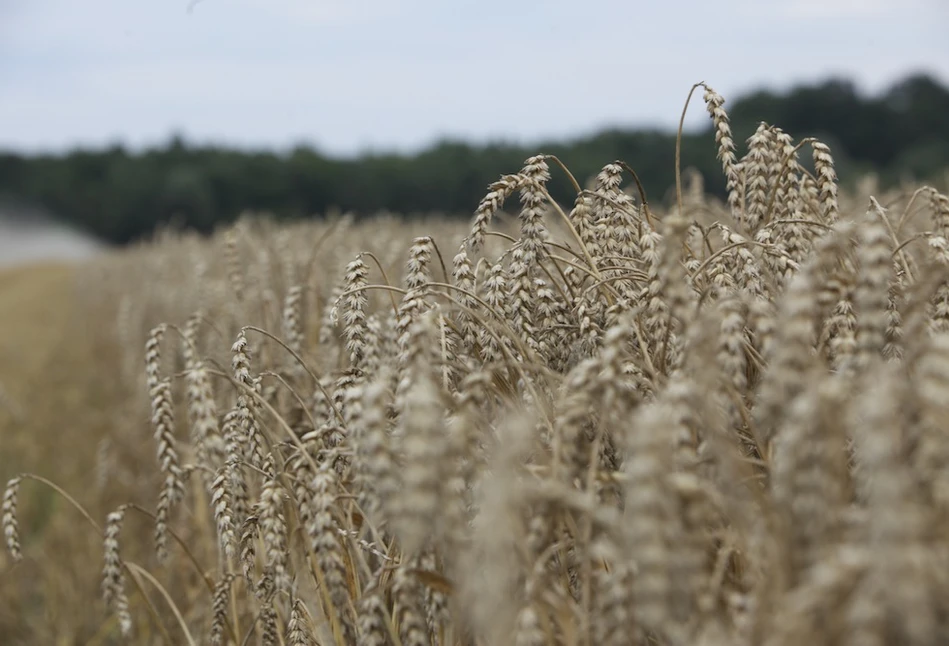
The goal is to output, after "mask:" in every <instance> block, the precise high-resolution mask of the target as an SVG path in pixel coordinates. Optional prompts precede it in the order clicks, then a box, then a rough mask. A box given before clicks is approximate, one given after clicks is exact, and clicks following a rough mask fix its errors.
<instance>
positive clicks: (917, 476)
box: [0, 90, 949, 646]
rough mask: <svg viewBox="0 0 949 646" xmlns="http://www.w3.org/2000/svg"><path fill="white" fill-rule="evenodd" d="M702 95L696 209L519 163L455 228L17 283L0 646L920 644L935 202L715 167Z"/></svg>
mask: <svg viewBox="0 0 949 646" xmlns="http://www.w3.org/2000/svg"><path fill="white" fill-rule="evenodd" d="M705 100H706V103H707V105H708V108H709V113H710V115H711V117H712V118H713V120H714V122H715V130H716V144H717V145H718V147H719V151H720V158H721V160H722V164H723V172H724V173H725V175H726V178H727V181H728V188H729V197H728V199H727V201H726V202H725V203H720V202H718V201H716V200H714V199H711V198H709V197H707V196H705V195H704V194H703V192H702V190H701V183H700V178H696V177H694V176H692V177H691V178H687V180H686V181H685V185H684V186H681V187H680V188H681V190H680V191H679V192H678V196H677V204H673V205H669V206H668V207H665V208H663V207H660V206H658V205H648V204H645V203H644V202H643V199H644V196H643V195H642V194H641V192H640V191H639V190H638V189H636V188H635V184H636V182H633V183H630V182H629V180H630V179H631V178H630V176H629V175H628V172H627V170H628V169H624V167H623V165H622V164H620V163H610V164H607V165H606V166H605V167H604V169H603V171H602V172H601V173H600V175H599V176H598V177H596V178H594V179H593V180H592V181H591V183H590V185H589V186H590V189H588V190H579V188H580V187H578V194H577V199H576V202H575V204H574V205H573V208H571V209H569V210H566V211H565V210H563V209H562V208H561V207H560V206H559V205H557V204H554V203H553V202H552V201H551V200H550V199H549V196H548V194H547V191H546V189H545V183H546V182H547V180H548V179H549V178H550V174H551V173H558V172H564V169H562V168H561V167H560V165H559V160H556V159H553V158H550V157H547V156H543V155H539V156H535V157H532V158H530V159H528V160H527V161H526V162H525V165H524V168H523V169H521V170H520V171H518V172H516V173H514V174H512V175H505V176H502V178H501V180H499V182H498V183H497V184H495V185H493V186H492V187H491V189H490V191H491V192H490V193H489V194H488V195H487V196H486V198H485V200H484V201H483V202H482V204H481V205H479V206H477V210H476V213H475V217H474V222H473V227H472V228H470V229H469V228H467V227H462V226H459V225H456V224H454V223H450V222H445V221H442V220H437V219H430V220H415V221H406V220H402V219H398V218H394V217H384V216H380V217H378V218H375V219H373V220H370V221H366V222H355V221H353V220H351V219H349V218H341V219H335V220H331V221H323V222H318V223H316V222H314V223H306V224H297V225H292V226H276V225H274V224H272V223H270V222H268V221H266V220H261V219H253V218H248V219H244V220H242V221H241V222H240V223H239V224H238V225H237V226H235V227H234V228H232V229H229V230H227V231H223V232H221V233H220V235H218V236H215V237H214V238H212V239H210V240H203V239H198V238H196V237H192V236H188V235H185V236H164V237H163V238H162V239H161V240H159V241H158V242H156V243H155V244H151V245H146V246H143V247H140V248H136V249H131V250H128V251H125V252H122V253H118V254H113V255H110V256H108V257H105V258H103V259H102V260H100V261H97V262H95V263H92V264H89V265H87V266H84V267H83V268H82V269H81V270H79V271H78V272H77V274H76V276H75V280H76V281H77V283H78V284H77V285H76V290H75V291H70V290H67V289H66V286H67V285H68V283H67V282H66V278H65V277H64V276H63V275H54V276H52V277H49V278H48V279H47V280H46V282H43V285H44V287H43V289H44V290H45V291H41V292H39V293H41V294H45V295H46V296H45V297H44V298H39V299H37V298H30V299H28V300H29V302H30V303H31V304H38V306H39V307H41V308H42V309H41V310H40V311H32V312H29V311H28V312H23V313H22V316H23V318H22V321H19V320H18V321H19V322H14V323H13V324H10V327H9V329H3V330H0V333H3V334H4V336H5V339H6V340H7V341H8V342H10V341H11V339H16V344H17V345H15V346H13V347H14V348H19V351H20V352H23V353H24V357H26V356H29V358H30V361H31V363H29V364H27V365H29V368H28V371H29V372H28V373H26V372H21V371H20V370H17V369H12V368H11V367H9V366H13V365H14V364H13V363H12V362H11V363H10V364H9V366H8V367H7V368H5V370H4V372H3V373H0V379H2V381H3V382H4V383H10V384H22V385H23V387H21V388H20V389H19V391H18V392H16V393H11V395H12V396H13V397H14V398H18V400H19V401H20V402H22V404H23V408H24V410H25V411H26V413H27V418H28V419H29V420H30V421H27V422H22V423H20V424H18V425H15V426H11V427H10V428H16V429H20V430H14V431H10V430H5V431H4V438H5V444H6V438H7V436H8V435H9V436H10V437H12V438H14V443H13V446H15V447H17V448H16V449H15V450H14V451H12V452H10V453H7V452H6V450H5V458H4V462H3V463H2V464H0V469H2V471H3V472H2V474H0V475H3V476H5V477H7V478H10V483H11V484H10V485H9V486H8V489H7V491H6V494H5V496H4V501H3V511H2V516H3V528H4V535H5V540H6V542H7V545H8V556H6V557H5V558H6V561H4V562H2V563H0V577H2V578H0V583H2V587H0V593H2V601H3V602H4V603H5V605H3V606H2V607H3V608H4V610H3V611H0V632H2V634H3V635H4V637H6V640H5V642H4V643H99V644H108V643H125V642H129V643H141V644H152V643H168V644H198V643H209V644H245V643H260V644H291V645H293V646H299V645H301V644H353V643H360V644H380V645H383V644H393V645H395V644H401V645H402V646H410V645H424V646H432V645H443V644H444V645H449V644H492V645H493V644H516V645H518V646H520V645H529V644H589V645H592V644H606V645H610V644H616V645H619V644H630V643H634V644H664V645H665V644H669V645H678V644H707V645H710V646H712V645H717V644H722V645H725V644H729V645H731V644H749V645H751V644H769V645H773V646H785V645H792V644H801V643H808V644H811V645H813V646H817V645H819V644H844V643H846V644H854V645H856V644H886V645H889V644H912V645H917V644H918V645H923V644H927V645H928V644H940V643H946V642H947V641H949V602H947V601H946V600H947V599H949V575H947V574H946V573H947V572H949V567H947V566H949V541H947V538H946V537H947V536H949V515H947V514H949V478H947V475H946V474H947V473H949V436H947V431H949V427H947V420H949V405H947V403H946V402H949V336H947V335H949V328H947V325H949V324H947V321H949V199H947V198H946V197H945V196H944V195H942V194H940V193H938V192H937V191H936V190H934V189H932V188H928V187H912V188H903V189H901V190H897V191H889V192H885V193H881V192H879V191H877V190H876V189H875V188H873V187H872V185H870V184H866V185H864V186H862V187H861V188H860V190H859V191H858V192H857V193H855V194H845V193H841V192H839V191H838V187H837V184H836V176H835V172H834V168H833V158H832V155H831V151H830V149H829V148H828V147H827V146H825V145H823V144H821V143H820V142H803V143H802V144H801V145H798V144H797V143H795V142H794V141H793V140H792V139H791V138H790V136H789V135H787V134H786V133H784V132H782V131H781V130H779V129H778V128H774V127H771V126H768V125H766V124H763V125H762V126H761V127H760V128H759V129H758V131H757V132H756V133H755V135H754V136H753V137H752V138H751V139H750V140H749V142H748V153H747V154H746V155H743V156H739V152H738V147H737V146H736V145H735V143H734V142H733V141H732V137H731V132H730V129H729V126H728V121H727V114H726V113H725V110H724V107H723V101H722V100H721V97H718V95H716V94H715V93H714V92H713V91H711V90H709V91H707V92H706V93H705ZM710 145H712V144H711V142H710ZM808 150H810V151H812V155H813V168H814V169H815V170H814V173H810V172H808V171H807V170H806V169H805V165H804V164H803V162H799V161H798V155H801V154H805V153H806V152H807V151H808ZM499 170H501V171H512V170H515V169H499ZM687 175H688V174H687ZM627 185H630V186H633V187H634V188H633V189H632V190H630V189H628V188H624V187H625V186H627ZM871 195H875V198H871ZM505 201H507V203H508V206H511V205H512V204H513V203H514V202H515V201H519V207H518V208H517V209H515V210H514V216H513V217H509V216H506V215H504V214H503V213H501V212H500V211H499V209H500V208H501V207H502V205H503V203H504V202H505ZM8 280H9V279H8ZM20 280H27V281H28V282H26V283H24V284H26V285H29V284H30V282H29V281H31V280H33V281H41V280H42V275H41V274H35V277H34V278H32V279H22V278H21V279H20ZM10 284H13V285H16V284H17V283H16V282H14V283H9V282H0V288H4V289H7V290H9V289H10V288H9V285H10ZM21 285H22V284H21ZM17 289H18V290H20V291H19V292H17V291H16V290H17ZM29 289H38V288H37V287H35V286H34V287H33V288H31V287H28V286H27V287H23V286H20V287H15V288H14V289H13V291H12V293H13V296H7V297H4V298H5V300H4V303H5V304H9V303H11V302H15V301H11V300H9V299H15V298H17V296H16V294H17V293H20V294H27V293H29V292H28V291H27V290H29ZM33 293H36V292H33ZM73 293H78V294H80V295H81V298H80V299H79V301H78V306H79V308H80V309H79V310H78V311H76V312H74V313H71V314H69V313H64V312H65V310H64V309H63V308H62V307H61V306H59V305H57V304H56V303H57V302H61V301H62V299H65V298H66V295H67V294H73ZM20 298H25V297H24V296H22V295H21V296H20ZM14 309H17V308H16V307H14ZM40 319H42V320H43V321H45V322H48V325H47V324H45V323H44V325H33V324H32V323H34V322H35V321H37V320H40ZM81 326H85V327H81ZM21 341H22V342H21ZM23 348H26V350H23ZM27 376H28V377H29V378H28V379H27ZM75 393H81V394H80V395H79V397H81V398H82V400H81V401H73V399H71V398H73V397H75ZM18 438H19V439H18ZM156 458H157V460H156ZM14 467H15V470H14ZM20 472H22V473H23V475H22V476H18V475H17V473H20ZM34 474H36V475H34ZM40 476H44V477H47V476H48V477H50V479H51V480H53V481H55V483H57V484H65V485H67V486H68V489H69V492H71V493H72V494H73V495H75V496H76V498H69V497H68V494H67V493H66V492H65V491H61V492H55V491H54V489H51V488H50V483H49V482H48V481H45V480H44V479H43V478H41V477H40ZM60 493H62V494H63V495H60ZM53 507H55V510H53V509H52V508H53ZM50 512H53V513H52V516H51V517H50V516H49V514H50ZM93 594H95V595H96V596H97V597H101V598H102V601H101V602H97V603H95V604H93V603H90V595H93Z"/></svg>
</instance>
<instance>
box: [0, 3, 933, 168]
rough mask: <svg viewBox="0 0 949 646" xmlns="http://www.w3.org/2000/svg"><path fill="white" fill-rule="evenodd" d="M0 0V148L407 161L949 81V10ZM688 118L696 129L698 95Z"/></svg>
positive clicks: (914, 6) (919, 6) (926, 6)
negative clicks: (194, 146) (434, 151)
mask: <svg viewBox="0 0 949 646" xmlns="http://www.w3.org/2000/svg"><path fill="white" fill-rule="evenodd" d="M188 6H189V0H0V148H5V149H9V148H16V149H20V150H61V149H63V148H67V147H71V146H74V145H77V144H83V145H103V144H107V143H109V142H117V141H121V142H123V143H126V144H130V145H133V146H141V145H148V144H155V143H161V142H164V141H166V140H167V138H168V136H169V135H170V133H171V132H173V131H178V132H181V133H183V134H184V135H185V136H186V137H187V138H188V139H189V140H193V141H200V142H209V141H213V142H218V143H227V144H232V145H241V146H254V147H268V148H277V147H287V146H291V145H293V144H295V143H309V144H312V145H315V146H317V147H319V148H320V149H321V150H323V151H325V152H328V153H333V154H352V153H355V152H358V151H360V150H364V149H367V148H372V149H375V150H396V149H397V150H412V149H417V148H419V147H422V146H424V145H427V144H429V143H431V142H433V141H434V140H436V139H438V138H440V137H442V136H451V137H455V138H463V139H466V140H471V141H480V140H485V139H495V140H496V139H508V140H517V141H525V142H531V141H537V140H538V139H541V138H547V137H562V136H570V135H576V134H583V133H588V132H592V131H594V130H596V129H598V128H600V127H603V126H608V125H624V126H633V125H657V126H668V127H672V126H674V125H675V123H676V122H677V121H678V116H679V112H680V110H681V108H682V103H683V101H684V99H685V96H686V94H687V93H688V90H689V88H690V87H691V85H692V83H694V82H696V81H700V80H705V81H707V82H708V83H710V84H711V85H713V86H714V87H715V88H716V89H717V90H718V91H719V92H720V93H721V94H723V95H724V96H725V97H726V99H728V98H729V97H736V96H737V95H738V94H740V93H742V92H743V91H746V90H748V89H751V88H756V87H759V86H768V87H772V88H784V87H787V86H789V85H791V84H794V83H797V82H803V81H814V80H820V79H824V78H827V77H828V76H830V75H835V74H838V75H846V76H848V77H850V78H853V79H854V80H855V81H856V82H857V83H858V84H859V86H860V87H861V88H862V89H864V90H866V91H869V92H872V91H877V90H880V89H882V88H884V87H886V86H887V85H888V84H889V83H891V82H892V81H894V80H896V79H898V78H900V77H901V76H902V75H904V74H906V73H908V72H911V71H927V72H930V73H933V74H935V75H936V76H937V77H939V78H940V79H941V80H942V81H943V82H944V83H949V38H947V37H946V25H947V24H949V0H902V1H901V2H895V1H894V0H781V1H775V2H772V1H769V0H715V1H714V2H711V1H708V0H679V1H675V0H667V1H666V2H659V1H655V2H645V1H642V2H636V1H631V0H625V1H621V0H588V1H587V2H577V1H575V0H572V1H561V0H547V1H545V2H540V1H521V2H517V1H513V0H511V1H507V2H503V1H499V0H480V1H477V2H475V1H469V0H456V1H454V2H450V1H448V0H443V1H441V2H439V1H436V0H401V1H399V2H395V1H389V0H348V1H341V0H203V1H202V2H200V3H198V4H197V5H196V6H194V7H193V8H192V10H191V11H189V10H188ZM692 116H693V119H691V121H690V122H691V123H693V124H695V123H700V122H702V121H703V119H704V113H703V112H702V110H701V106H700V105H699V104H698V103H696V105H695V107H694V109H693V115H692Z"/></svg>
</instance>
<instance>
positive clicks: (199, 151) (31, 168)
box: [0, 76, 949, 243]
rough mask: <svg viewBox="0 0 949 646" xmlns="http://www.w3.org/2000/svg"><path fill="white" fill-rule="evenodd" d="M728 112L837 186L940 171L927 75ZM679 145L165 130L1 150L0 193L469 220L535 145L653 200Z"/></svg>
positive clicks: (154, 212)
mask: <svg viewBox="0 0 949 646" xmlns="http://www.w3.org/2000/svg"><path fill="white" fill-rule="evenodd" d="M693 109H695V110H700V109H701V107H700V106H698V105H696V106H693ZM726 109H728V110H729V113H730V115H731V118H732V125H733V130H734V132H735V135H736V138H737V140H738V141H739V142H743V141H744V139H745V138H746V137H747V136H748V135H750V134H751V133H752V132H753V131H754V129H755V127H756V126H757V124H758V122H760V121H766V122H768V123H772V124H780V125H781V127H782V128H783V129H784V130H785V131H786V132H788V133H790V134H791V135H792V136H794V137H795V138H797V139H800V138H802V137H805V136H810V135H814V136H817V137H820V138H821V139H822V140H824V141H826V142H827V143H828V144H830V145H831V148H832V151H833V154H834V158H835V160H836V162H837V165H838V169H837V170H838V173H839V174H840V176H841V179H842V180H843V182H844V184H846V183H847V181H848V180H849V179H852V178H853V177H855V176H856V175H858V174H859V173H862V172H866V171H869V170H874V171H877V172H879V173H880V174H881V176H882V178H883V180H884V182H893V181H897V180H899V179H903V178H907V177H911V178H914V179H918V180H927V179H930V178H932V177H935V176H937V175H938V174H939V173H941V172H942V171H943V170H945V169H946V168H949V90H947V89H946V88H945V87H942V86H941V85H939V83H938V82H937V81H935V80H934V79H932V78H929V77H926V76H913V77H910V78H907V79H905V80H903V81H901V82H900V83H898V84H897V85H895V86H893V87H892V88H891V89H890V90H889V91H887V92H886V93H885V94H883V95H882V96H879V97H869V98H867V97H863V96H861V95H859V94H858V93H857V92H856V90H855V88H854V87H853V85H852V84H850V83H848V82H845V81H839V80H835V81H828V82H826V83H823V84H820V85H815V86H807V87H798V88H795V89H793V90H791V91H790V92H788V93H786V94H783V95H777V94H774V93H771V92H758V93H755V94H752V95H750V96H747V97H744V98H741V99H738V100H737V101H735V102H734V103H730V104H728V105H726ZM829 133H833V136H830V134H829ZM682 150H683V160H682V162H683V166H693V167H695V168H697V169H699V170H700V171H701V172H702V174H703V175H704V176H705V177H706V181H707V186H706V188H707V190H709V191H710V192H712V193H717V194H719V195H721V194H722V193H723V191H724V180H723V179H722V178H721V172H720V165H719V163H718V162H717V161H716V160H715V153H716V150H715V144H714V141H713V137H712V135H711V133H710V132H709V131H708V130H704V131H703V132H699V133H689V134H687V135H686V139H685V141H684V142H683V148H682ZM674 151H675V135H674V133H671V132H660V131H655V130H651V131H621V130H609V131H604V132H601V133H599V134H596V135H594V136H590V137H585V138H582V139H575V140H572V141H567V142H560V143H557V142H539V143H537V144H533V145H531V146H528V147H524V146H513V145H507V144H496V143H495V144H486V145H478V146H473V145H469V144H466V143H460V142H452V141H445V142H442V143H439V144H437V145H435V146H433V147H431V148H429V149H427V150H424V151H422V152H420V153H418V154H416V155H411V156H405V155H375V154H374V155H365V156H362V157H360V158H358V159H353V160H341V159H330V158H328V157H325V156H323V155H321V154H320V153H319V152H317V151H315V150H312V149H310V148H305V147H300V148H296V149H294V150H292V151H290V152H288V153H283V154H274V153H268V152H242V151H237V150H229V149H225V148H218V147H193V146H188V145H186V143H185V142H184V141H182V140H181V139H180V138H178V137H174V138H173V139H172V140H171V141H170V142H169V143H168V144H167V145H166V146H165V147H163V148H160V149H153V150H148V151H145V152H141V153H130V152H129V151H127V150H125V149H124V148H122V147H121V146H114V147H112V148H107V149H102V150H95V151H92V150H76V151H73V152H70V153H69V154H66V155H62V156H50V155H39V156H33V157H26V156H23V155H19V154H15V153H0V200H6V201H10V200H12V201H15V202H22V203H26V204H28V205H32V206H41V207H45V208H46V209H48V210H50V211H51V212H53V213H55V214H57V215H59V216H60V217H63V218H65V219H66V220H68V221H69V222H71V223H73V224H75V225H78V226H79V227H81V228H82V229H85V230H86V231H89V232H91V233H93V234H95V235H98V236H99V237H101V238H103V239H105V240H108V241H111V242H118V243H122V242H127V241H130V240H134V239H136V238H139V237H142V236H146V235H148V234H150V233H151V232H152V231H153V230H154V229H155V228H156V226H166V225H169V224H170V225H174V226H187V227H191V228H195V229H197V230H199V231H204V232H208V231H211V230H212V229H213V228H214V227H215V226H216V225H217V224H219V223H226V222H228V221H231V220H233V219H234V218H236V217H237V216H238V215H239V214H240V213H241V211H243V210H245V209H250V210H258V211H269V212H272V213H273V214H274V215H275V216H277V217H302V216H308V215H312V214H315V213H324V212H326V211H327V210H328V209H331V208H340V209H344V210H352V211H355V212H357V213H372V212H376V211H379V210H382V209H387V210H390V211H398V212H403V213H418V212H433V211H439V212H444V213H449V214H457V215H463V216H467V215H468V214H470V212H471V211H472V209H473V208H474V207H475V206H476V205H477V204H478V201H479V200H480V199H481V197H482V196H483V195H484V193H485V190H486V187H487V185H488V184H489V183H491V182H493V181H494V180H495V179H497V177H498V176H499V175H501V174H503V173H509V172H513V171H515V170H517V169H518V168H520V165H521V163H522V161H523V160H524V159H525V158H526V157H528V156H530V155H532V154H535V153H537V152H545V153H551V154H555V155H557V156H558V157H560V158H561V159H562V160H563V161H564V162H565V163H566V164H567V165H568V166H569V167H570V169H571V170H572V171H573V172H574V173H575V175H576V176H577V178H578V179H579V180H580V181H581V182H583V181H584V180H585V179H586V178H588V177H591V176H593V175H595V174H596V172H597V171H598V170H599V168H600V166H601V165H602V163H603V161H604V160H611V159H621V160H624V161H626V162H628V163H629V164H630V165H631V166H632V167H633V168H635V169H636V171H637V173H638V174H639V177H640V179H641V180H642V182H643V185H644V186H645V187H646V189H647V190H648V191H650V194H649V199H650V200H652V201H659V200H662V199H665V198H666V197H667V195H668V191H669V189H670V188H671V187H672V185H673V182H674ZM805 157H806V156H805ZM550 189H551V192H552V193H553V195H554V197H555V198H557V199H560V200H565V201H572V197H573V192H572V190H571V188H570V186H569V184H568V183H567V179H566V178H565V177H564V176H563V174H562V173H556V172H555V174H554V179H553V180H552V182H551V184H550Z"/></svg>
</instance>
